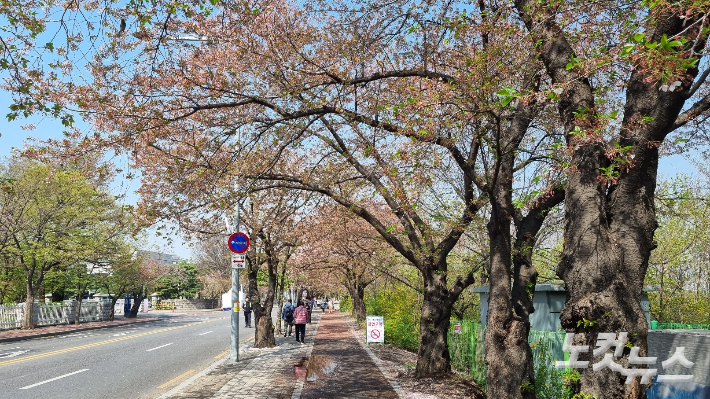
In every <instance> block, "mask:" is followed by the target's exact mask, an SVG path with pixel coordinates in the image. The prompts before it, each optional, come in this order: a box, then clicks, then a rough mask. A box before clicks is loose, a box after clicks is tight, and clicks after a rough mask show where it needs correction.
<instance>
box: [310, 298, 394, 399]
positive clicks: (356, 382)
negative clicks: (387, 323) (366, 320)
mask: <svg viewBox="0 0 710 399" xmlns="http://www.w3.org/2000/svg"><path fill="white" fill-rule="evenodd" d="M320 324H321V325H320V328H319V330H318V335H316V341H315V345H314V347H313V352H312V353H311V356H310V361H311V362H314V363H317V364H318V365H319V366H320V367H323V366H325V368H332V370H329V371H330V372H322V371H321V373H320V374H321V375H320V376H319V375H318V372H317V371H318V370H316V376H315V377H316V378H312V377H311V372H312V370H310V369H311V367H310V366H309V378H308V382H307V383H306V386H305V387H304V389H303V392H302V394H301V396H300V398H302V399H321V398H349V399H350V398H351V399H365V398H372V399H396V398H399V397H404V395H403V393H402V390H401V389H400V387H399V386H398V385H397V384H396V383H395V382H394V381H388V380H387V378H386V377H385V375H384V374H383V372H382V368H381V364H380V361H379V359H378V358H377V357H375V355H374V354H373V353H372V352H371V351H370V350H369V348H368V347H367V343H366V342H365V339H364V333H361V332H360V331H356V330H355V329H353V327H354V326H356V324H355V323H354V321H352V319H350V317H349V316H348V315H347V314H344V313H340V312H334V313H326V314H325V315H323V317H322V319H321V321H320ZM328 366H330V367H328ZM318 377H320V378H318Z"/></svg>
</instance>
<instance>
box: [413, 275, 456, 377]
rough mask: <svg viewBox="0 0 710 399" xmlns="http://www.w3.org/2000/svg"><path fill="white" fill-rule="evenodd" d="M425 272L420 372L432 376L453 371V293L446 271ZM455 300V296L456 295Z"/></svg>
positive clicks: (419, 355) (419, 357) (420, 320)
mask: <svg viewBox="0 0 710 399" xmlns="http://www.w3.org/2000/svg"><path fill="white" fill-rule="evenodd" d="M430 270H433V271H432V272H431V273H429V274H428V275H426V276H424V301H423V303H422V315H421V318H420V319H419V336H420V338H421V342H420V343H419V351H418V353H417V368H416V376H417V378H421V377H431V376H436V375H439V374H445V373H449V372H451V358H450V357H449V343H448V334H449V323H450V319H451V302H452V298H451V293H450V292H449V290H448V289H447V287H446V274H445V273H437V272H436V270H439V268H433V267H432V268H430ZM453 300H455V298H454V299H453Z"/></svg>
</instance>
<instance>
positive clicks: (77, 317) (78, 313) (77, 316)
mask: <svg viewBox="0 0 710 399" xmlns="http://www.w3.org/2000/svg"><path fill="white" fill-rule="evenodd" d="M80 318H81V296H79V300H78V301H76V314H75V315H74V324H75V325H77V326H78V325H79V324H81V322H80Z"/></svg>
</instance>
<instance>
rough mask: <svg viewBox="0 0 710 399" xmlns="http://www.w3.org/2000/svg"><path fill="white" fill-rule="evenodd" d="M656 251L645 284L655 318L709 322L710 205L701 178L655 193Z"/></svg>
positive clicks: (681, 180)
mask: <svg viewBox="0 0 710 399" xmlns="http://www.w3.org/2000/svg"><path fill="white" fill-rule="evenodd" d="M656 199H657V200H656V204H657V206H658V222H659V225H660V226H659V228H658V231H657V234H656V237H658V238H657V242H658V248H657V249H656V250H655V251H653V252H652V253H651V258H650V260H649V267H648V273H647V275H646V280H645V281H646V284H650V285H651V286H652V287H653V290H652V291H650V292H649V293H648V296H649V299H650V300H651V317H652V319H654V320H658V321H660V322H666V323H703V324H710V313H709V312H708V309H710V285H709V284H708V282H709V281H710V276H708V273H709V271H710V267H709V266H708V262H710V254H709V253H708V248H709V247H710V245H708V244H709V242H710V236H709V234H710V224H709V220H710V217H709V216H710V201H709V199H708V193H707V191H706V190H705V189H703V188H701V187H698V185H697V180H696V181H693V180H691V179H690V178H688V177H685V178H683V177H679V178H677V179H673V180H670V181H664V182H661V184H660V187H659V190H658V193H657V195H656Z"/></svg>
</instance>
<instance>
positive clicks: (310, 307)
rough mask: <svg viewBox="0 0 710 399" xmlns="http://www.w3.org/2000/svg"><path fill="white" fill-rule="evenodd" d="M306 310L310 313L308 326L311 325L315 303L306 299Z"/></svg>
mask: <svg viewBox="0 0 710 399" xmlns="http://www.w3.org/2000/svg"><path fill="white" fill-rule="evenodd" d="M306 310H307V311H308V324H311V314H313V301H311V300H310V299H306Z"/></svg>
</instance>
